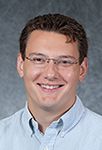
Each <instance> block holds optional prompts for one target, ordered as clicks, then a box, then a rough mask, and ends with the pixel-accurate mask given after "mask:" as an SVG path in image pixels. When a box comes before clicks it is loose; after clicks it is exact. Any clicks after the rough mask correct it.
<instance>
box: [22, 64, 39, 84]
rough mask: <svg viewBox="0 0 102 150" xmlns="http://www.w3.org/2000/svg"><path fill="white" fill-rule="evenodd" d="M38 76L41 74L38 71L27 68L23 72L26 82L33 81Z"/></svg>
mask: <svg viewBox="0 0 102 150" xmlns="http://www.w3.org/2000/svg"><path fill="white" fill-rule="evenodd" d="M40 74H41V71H40V69H37V68H34V67H28V69H26V70H25V74H24V77H25V78H27V79H28V80H31V81H35V80H36V78H38V77H39V75H40Z"/></svg>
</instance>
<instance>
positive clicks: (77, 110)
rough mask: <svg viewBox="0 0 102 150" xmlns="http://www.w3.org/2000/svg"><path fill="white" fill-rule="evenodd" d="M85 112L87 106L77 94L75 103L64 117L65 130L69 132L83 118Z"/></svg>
mask: <svg viewBox="0 0 102 150" xmlns="http://www.w3.org/2000/svg"><path fill="white" fill-rule="evenodd" d="M84 112H85V108H84V106H83V104H82V102H81V100H80V98H79V97H78V96H76V102H75V104H74V105H73V106H72V107H71V109H69V110H68V111H67V112H66V113H65V114H64V115H63V116H62V117H61V119H62V121H63V128H62V130H63V132H68V131H69V130H71V129H72V128H73V127H74V126H76V125H77V124H78V122H79V121H80V120H81V118H82V116H83V114H84Z"/></svg>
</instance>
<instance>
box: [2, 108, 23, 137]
mask: <svg viewBox="0 0 102 150" xmlns="http://www.w3.org/2000/svg"><path fill="white" fill-rule="evenodd" d="M23 112H24V109H21V110H19V111H18V112H16V113H15V114H13V115H12V116H10V117H7V118H5V119H2V120H1V121H0V136H1V134H4V132H7V131H9V130H12V129H13V128H14V126H15V125H16V122H18V124H19V123H20V118H21V116H22V115H23Z"/></svg>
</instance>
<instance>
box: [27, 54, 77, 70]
mask: <svg viewBox="0 0 102 150" xmlns="http://www.w3.org/2000/svg"><path fill="white" fill-rule="evenodd" d="M38 55H39V54H38ZM43 57H44V60H45V61H46V65H45V66H43V67H46V66H47V64H48V63H49V62H50V60H53V62H54V65H57V63H56V62H58V61H59V60H58V59H54V58H50V57H47V56H45V55H44V56H43ZM25 58H26V59H27V60H30V61H33V60H34V58H31V57H29V56H28V57H27V56H25ZM66 58H68V57H66ZM73 58H74V57H73ZM74 59H75V58H74ZM79 59H80V57H79V58H78V59H76V60H75V61H74V62H71V63H69V65H68V66H71V65H73V64H77V63H78V62H79ZM35 65H38V66H39V67H41V68H42V66H40V65H41V64H35ZM68 66H66V67H68ZM60 67H63V68H65V66H60Z"/></svg>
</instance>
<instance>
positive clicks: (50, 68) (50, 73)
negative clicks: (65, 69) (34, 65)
mask: <svg viewBox="0 0 102 150" xmlns="http://www.w3.org/2000/svg"><path fill="white" fill-rule="evenodd" d="M43 76H44V78H46V79H48V80H54V79H57V78H58V77H59V74H58V70H57V68H56V65H55V64H54V61H53V60H50V61H49V62H48V63H47V66H46V68H45V69H44V71H43Z"/></svg>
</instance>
